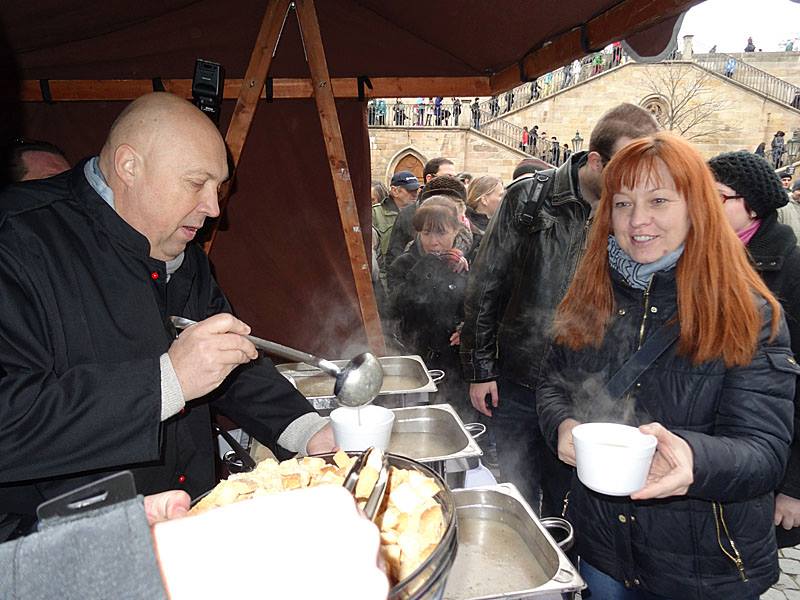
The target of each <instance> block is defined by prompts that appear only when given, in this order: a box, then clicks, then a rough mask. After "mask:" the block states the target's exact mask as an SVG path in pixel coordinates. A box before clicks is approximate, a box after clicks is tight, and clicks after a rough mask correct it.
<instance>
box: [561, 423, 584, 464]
mask: <svg viewBox="0 0 800 600" xmlns="http://www.w3.org/2000/svg"><path fill="white" fill-rule="evenodd" d="M580 424H581V422H580V421H576V420H575V419H564V420H563V421H561V425H559V426H558V458H559V459H560V460H561V461H563V462H565V463H567V464H568V465H572V466H573V467H574V466H575V443H574V442H573V440H572V430H573V429H575V428H576V427H577V426H578V425H580Z"/></svg>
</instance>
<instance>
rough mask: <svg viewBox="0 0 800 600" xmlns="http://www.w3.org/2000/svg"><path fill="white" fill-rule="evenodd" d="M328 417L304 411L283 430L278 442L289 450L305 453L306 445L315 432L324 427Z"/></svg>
mask: <svg viewBox="0 0 800 600" xmlns="http://www.w3.org/2000/svg"><path fill="white" fill-rule="evenodd" d="M329 421H330V419H327V418H325V417H321V416H319V415H318V414H317V413H315V412H310V413H306V414H304V415H303V416H301V417H298V418H297V419H295V420H294V421H292V422H291V423H289V426H288V427H287V428H286V429H284V430H283V433H282V434H281V437H279V438H278V444H280V445H281V446H283V447H284V448H286V449H287V450H288V451H289V452H299V453H300V454H301V455H304V454H306V453H307V452H306V446H308V440H310V439H311V438H312V437H313V435H314V434H315V433H317V432H318V431H319V430H320V429H322V428H323V427H325V425H327V424H328V423H329Z"/></svg>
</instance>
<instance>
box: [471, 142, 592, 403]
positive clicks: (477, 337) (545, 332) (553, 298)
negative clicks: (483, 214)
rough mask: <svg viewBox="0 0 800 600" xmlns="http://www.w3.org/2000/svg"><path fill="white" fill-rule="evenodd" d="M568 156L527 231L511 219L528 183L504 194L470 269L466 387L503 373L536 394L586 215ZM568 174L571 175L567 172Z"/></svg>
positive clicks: (576, 160) (529, 179)
mask: <svg viewBox="0 0 800 600" xmlns="http://www.w3.org/2000/svg"><path fill="white" fill-rule="evenodd" d="M585 156H586V153H585V152H582V153H578V154H574V155H572V156H571V157H570V159H569V160H568V161H567V162H565V163H564V164H563V165H562V166H561V167H559V168H558V170H557V171H556V173H555V178H554V181H553V185H552V187H551V188H550V193H549V194H548V195H547V197H546V198H545V199H544V200H543V202H542V206H541V210H540V211H539V213H538V214H537V216H536V220H535V222H534V224H533V226H532V227H531V228H530V229H524V228H522V227H521V226H520V225H519V224H518V222H517V218H518V216H519V214H520V213H521V212H522V210H523V208H524V206H525V202H526V200H527V198H528V196H529V192H530V191H531V189H532V187H533V186H534V185H535V178H534V176H532V175H526V176H523V177H520V178H518V179H516V180H514V181H513V182H512V183H511V184H510V185H509V186H508V188H507V192H506V195H505V197H504V198H503V202H502V204H501V205H500V208H499V209H498V211H497V213H496V214H495V215H494V216H493V217H492V219H491V221H490V222H489V229H488V230H487V231H486V235H485V236H484V237H483V240H482V241H481V246H480V249H479V251H478V256H477V258H476V260H475V263H474V264H473V265H472V268H471V269H470V273H469V275H470V276H469V282H468V284H467V296H466V301H465V306H464V313H465V318H464V327H463V328H462V330H461V363H462V366H463V369H464V377H465V378H466V379H467V380H468V381H471V382H483V381H492V380H494V379H497V377H498V375H500V374H501V373H502V375H503V377H507V378H509V379H511V380H512V381H514V382H516V383H518V384H520V385H524V386H526V387H529V388H535V387H536V385H537V382H538V380H539V377H540V375H541V367H542V362H543V359H544V356H545V353H546V350H547V348H548V346H549V343H550V326H551V324H552V320H553V315H554V313H555V308H556V307H557V306H558V303H559V302H560V301H561V299H562V298H563V297H564V294H565V293H566V291H567V288H568V287H569V284H570V282H571V281H572V277H573V275H574V273H575V267H576V266H577V263H578V260H579V259H580V256H581V253H582V252H583V249H584V247H585V241H586V236H587V233H588V230H589V214H590V212H591V209H590V207H589V204H587V203H586V202H585V201H584V200H583V199H581V197H580V193H579V191H578V190H577V165H578V164H580V162H581V160H582V159H583V158H584V157H585ZM574 167H575V168H574Z"/></svg>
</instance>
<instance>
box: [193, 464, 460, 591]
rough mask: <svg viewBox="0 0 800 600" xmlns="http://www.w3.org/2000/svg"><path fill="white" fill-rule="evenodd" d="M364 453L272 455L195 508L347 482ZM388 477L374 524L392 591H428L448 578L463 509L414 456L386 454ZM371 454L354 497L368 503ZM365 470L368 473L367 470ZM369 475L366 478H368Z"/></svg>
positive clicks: (221, 485)
mask: <svg viewBox="0 0 800 600" xmlns="http://www.w3.org/2000/svg"><path fill="white" fill-rule="evenodd" d="M358 454H359V453H353V452H351V453H349V454H348V453H345V452H343V451H341V450H340V451H339V452H337V453H336V454H324V455H318V456H306V457H303V458H292V459H289V460H285V461H282V462H280V463H279V462H277V461H276V460H275V459H271V458H268V459H266V460H264V461H261V462H259V463H258V464H257V465H256V467H255V469H253V470H252V471H250V472H247V473H236V474H233V475H231V476H230V477H229V478H228V479H227V480H224V481H221V482H220V483H219V484H217V486H216V487H214V488H213V489H212V490H210V491H209V492H208V493H206V494H205V495H204V496H203V497H201V498H199V499H198V501H197V502H196V504H194V506H193V507H192V509H191V511H190V514H199V513H201V512H204V511H207V510H212V509H214V508H216V507H219V506H225V505H227V504H232V503H234V502H241V501H245V500H248V499H250V498H257V497H259V496H263V495H267V494H275V493H280V492H284V491H289V490H293V489H298V488H303V487H312V486H316V485H342V483H343V482H344V479H345V477H346V475H347V473H348V471H349V470H350V468H351V467H352V465H353V463H354V462H355V460H356V457H357V456H358ZM387 458H388V462H389V466H390V468H389V479H388V483H387V488H386V493H385V496H384V499H383V502H382V505H381V507H380V508H379V509H378V513H377V516H376V518H375V523H376V525H377V526H378V527H379V529H380V532H381V550H380V551H381V555H382V558H383V560H384V563H385V564H386V567H387V576H388V577H389V580H390V584H391V585H392V588H391V591H390V594H389V598H392V599H406V598H428V597H434V596H435V595H436V594H437V593H439V592H440V591H441V590H442V589H443V588H444V585H445V583H446V579H447V575H448V573H449V571H450V567H451V566H452V564H453V561H454V559H455V554H456V548H457V543H458V541H457V535H456V509H455V502H454V500H453V496H452V494H451V492H450V490H449V489H448V488H447V486H446V485H445V484H444V482H443V481H442V479H441V477H439V475H437V474H436V473H435V472H434V471H432V470H431V469H429V468H428V467H426V466H425V465H423V464H422V463H419V462H417V461H414V460H412V459H409V458H406V457H403V456H399V455H395V454H391V453H389V454H387ZM374 468H375V466H374V465H370V464H369V461H367V464H366V465H365V466H364V467H363V469H362V475H361V477H360V478H359V482H358V483H359V484H358V485H357V486H356V488H355V491H354V496H355V498H356V502H357V503H359V504H360V505H362V506H363V503H364V502H366V498H367V497H368V496H369V494H370V493H371V491H372V485H370V482H371V483H372V484H373V485H374V482H375V480H376V479H377V471H376V473H375V477H374V478H373V477H370V473H369V471H368V470H369V469H374ZM365 471H366V472H365ZM362 482H363V483H362Z"/></svg>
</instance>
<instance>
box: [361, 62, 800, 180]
mask: <svg viewBox="0 0 800 600" xmlns="http://www.w3.org/2000/svg"><path fill="white" fill-rule="evenodd" d="M736 56H737V58H738V57H739V55H736ZM742 57H743V58H744V59H745V60H747V61H748V62H751V63H753V64H754V65H756V66H758V67H759V68H763V69H764V70H767V68H769V69H771V70H772V72H773V73H774V74H775V75H778V76H782V78H784V79H786V80H789V81H792V80H795V81H797V82H798V83H800V52H790V53H786V52H770V53H767V52H762V53H748V54H744V53H743V54H742ZM675 64H677V67H673V68H677V69H681V70H682V71H683V72H685V74H686V75H688V76H693V75H694V74H695V73H698V74H699V73H704V72H705V71H703V70H701V69H700V68H699V67H697V66H695V65H692V64H691V63H675ZM668 68H670V67H669V66H668V65H667V64H655V65H650V64H637V63H627V64H624V65H622V66H620V67H617V68H615V69H612V70H611V71H608V72H607V73H605V74H603V75H600V76H598V77H595V78H593V79H590V80H588V81H586V82H582V83H579V84H577V85H575V86H573V87H571V88H568V89H567V90H565V91H563V92H560V93H557V94H555V95H553V96H551V97H549V98H547V99H546V100H543V101H540V102H537V103H534V104H531V105H528V106H527V107H524V108H522V109H519V110H516V111H512V112H510V113H505V114H502V115H501V117H502V118H504V119H506V120H507V121H509V122H511V123H513V124H515V125H517V126H519V127H522V126H526V125H527V126H528V127H529V128H530V127H532V126H533V125H539V131H540V132H542V131H544V132H546V133H547V136H548V138H549V137H551V136H553V135H555V136H556V137H557V138H558V140H559V141H560V143H561V144H562V145H563V144H564V143H569V144H570V145H571V140H572V138H573V137H575V133H576V131H577V132H580V134H581V137H583V139H584V144H583V148H584V149H586V148H587V147H588V144H589V136H590V134H591V130H592V128H593V126H594V124H595V123H596V122H597V120H598V119H599V118H600V116H601V115H602V114H603V113H604V112H605V111H606V110H608V109H609V108H611V107H612V106H615V105H616V104H619V103H620V102H632V103H634V104H640V103H641V102H642V100H644V99H645V98H646V97H648V96H650V95H651V94H652V91H651V90H650V88H649V86H648V78H647V75H646V73H647V72H650V73H653V74H656V73H658V70H664V69H668ZM706 87H707V89H708V93H709V96H713V97H716V98H718V99H720V100H722V101H724V103H725V108H724V109H723V110H720V111H718V112H717V113H716V114H714V115H713V116H712V117H711V118H709V119H708V122H707V124H706V126H705V127H704V129H706V130H708V129H715V130H718V132H717V133H715V134H713V135H712V136H710V137H708V138H707V139H693V140H692V142H693V143H695V144H696V145H697V147H698V148H699V150H700V151H701V152H702V153H703V155H705V156H708V157H711V156H714V155H715V154H718V153H720V152H726V151H730V150H741V149H746V150H750V151H752V150H754V149H755V148H756V146H758V144H759V143H761V142H765V143H766V144H767V147H769V144H770V142H771V141H772V136H773V134H774V133H775V131H777V130H778V129H782V130H783V131H786V132H787V135H791V133H790V132H791V131H792V130H793V129H795V128H798V127H800V115H798V113H797V112H796V111H793V110H791V109H789V108H786V107H785V106H782V105H780V104H778V103H776V102H773V101H771V100H768V99H766V98H764V97H763V96H760V95H759V94H757V93H755V92H753V91H751V90H749V89H747V88H743V87H742V86H740V85H737V84H735V83H732V82H730V81H728V80H727V79H725V78H723V77H717V76H714V75H710V76H709V77H708V79H707V84H706ZM464 121H465V120H464V117H463V115H462V123H463V122H464ZM369 135H370V145H371V152H372V177H373V179H376V180H380V181H384V182H385V181H388V179H389V178H390V177H391V174H392V173H393V172H394V167H395V165H396V164H397V162H398V161H399V160H400V159H401V158H402V157H403V156H404V155H405V154H406V153H408V152H411V153H412V154H414V155H415V156H417V158H419V160H420V161H421V162H422V163H424V162H425V161H427V160H429V159H431V158H433V157H436V156H447V157H448V158H451V159H452V160H453V162H454V163H455V165H456V169H457V170H458V171H467V172H470V173H472V174H473V175H476V176H478V175H483V174H492V175H497V176H499V177H502V178H503V179H504V180H505V181H508V180H509V179H510V178H511V173H512V172H513V170H514V167H515V166H516V164H517V163H518V162H519V161H520V160H521V159H522V158H524V156H525V155H523V154H522V153H521V152H518V151H516V150H514V149H512V148H508V147H507V146H505V145H503V144H500V143H498V142H495V141H494V140H492V139H490V138H487V137H485V136H483V135H481V134H479V133H476V132H474V131H472V130H470V129H468V128H466V127H450V128H414V127H406V128H395V127H392V128H389V127H373V128H370V130H369Z"/></svg>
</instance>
